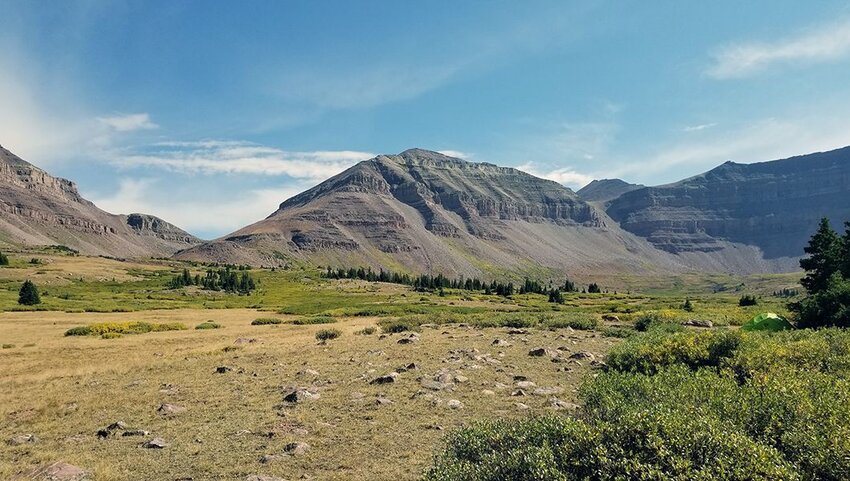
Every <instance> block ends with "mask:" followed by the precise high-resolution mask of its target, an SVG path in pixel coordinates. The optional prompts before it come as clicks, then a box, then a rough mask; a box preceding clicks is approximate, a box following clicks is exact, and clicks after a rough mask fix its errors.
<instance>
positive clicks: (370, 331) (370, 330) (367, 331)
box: [354, 326, 378, 336]
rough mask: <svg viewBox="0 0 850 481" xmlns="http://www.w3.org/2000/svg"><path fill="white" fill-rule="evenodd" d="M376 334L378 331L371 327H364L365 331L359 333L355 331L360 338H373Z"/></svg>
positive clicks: (361, 330)
mask: <svg viewBox="0 0 850 481" xmlns="http://www.w3.org/2000/svg"><path fill="white" fill-rule="evenodd" d="M376 332H378V329H376V328H375V327H372V326H369V327H364V328H363V329H360V330H359V331H354V334H356V335H358V336H371V335H372V334H374V333H376Z"/></svg>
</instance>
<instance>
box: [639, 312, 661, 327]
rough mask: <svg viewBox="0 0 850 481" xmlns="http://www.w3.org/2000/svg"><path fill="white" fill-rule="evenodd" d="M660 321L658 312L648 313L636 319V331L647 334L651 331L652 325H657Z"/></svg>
mask: <svg viewBox="0 0 850 481" xmlns="http://www.w3.org/2000/svg"><path fill="white" fill-rule="evenodd" d="M660 321H661V316H659V315H658V313H657V312H647V313H646V314H642V315H641V316H640V317H638V318H637V319H635V329H636V330H638V331H640V332H645V331H648V330H649V326H650V325H652V324H653V323H656V324H657V323H658V322H660Z"/></svg>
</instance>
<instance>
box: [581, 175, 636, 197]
mask: <svg viewBox="0 0 850 481" xmlns="http://www.w3.org/2000/svg"><path fill="white" fill-rule="evenodd" d="M642 187H644V186H643V185H640V184H630V183H628V182H626V181H623V180H620V179H601V180H594V181H592V182H591V183H589V184H587V185H586V186H584V187H582V188H581V189H579V191H578V192H576V194H578V196H579V197H581V199H582V200H585V201H587V202H602V203H604V202H608V201H610V200H614V199H616V198H617V197H620V196H621V195H623V194H625V193H626V192H631V191H633V190H637V189H640V188H642Z"/></svg>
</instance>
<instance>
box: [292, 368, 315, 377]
mask: <svg viewBox="0 0 850 481" xmlns="http://www.w3.org/2000/svg"><path fill="white" fill-rule="evenodd" d="M296 376H301V377H319V371H316V370H315V369H304V370H303V371H298V373H297V374H296Z"/></svg>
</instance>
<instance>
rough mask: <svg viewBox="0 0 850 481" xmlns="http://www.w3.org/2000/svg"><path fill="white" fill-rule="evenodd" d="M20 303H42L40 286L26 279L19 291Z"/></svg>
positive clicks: (30, 304) (27, 304)
mask: <svg viewBox="0 0 850 481" xmlns="http://www.w3.org/2000/svg"><path fill="white" fill-rule="evenodd" d="M18 304H20V305H22V306H34V305H36V304H41V296H39V295H38V288H37V287H35V284H33V282H32V281H30V280H26V281H24V284H23V285H22V286H21V290H20V292H19V293H18Z"/></svg>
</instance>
